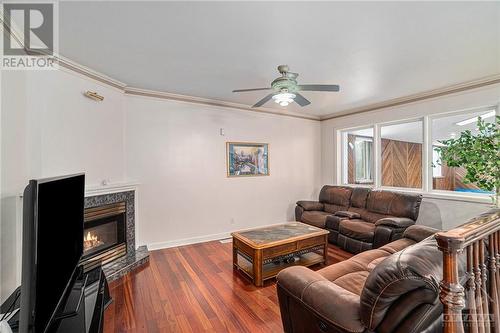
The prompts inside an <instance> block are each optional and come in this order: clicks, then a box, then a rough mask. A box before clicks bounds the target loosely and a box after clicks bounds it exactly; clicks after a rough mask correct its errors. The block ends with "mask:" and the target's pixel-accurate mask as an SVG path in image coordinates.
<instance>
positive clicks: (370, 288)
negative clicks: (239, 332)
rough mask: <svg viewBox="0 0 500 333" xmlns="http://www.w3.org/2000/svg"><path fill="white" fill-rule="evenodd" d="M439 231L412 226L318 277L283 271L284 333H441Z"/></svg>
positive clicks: (279, 281) (279, 287) (303, 270)
mask: <svg viewBox="0 0 500 333" xmlns="http://www.w3.org/2000/svg"><path fill="white" fill-rule="evenodd" d="M436 231H437V230H435V229H432V228H429V227H424V226H412V227H409V228H408V229H407V230H406V231H405V233H404V236H403V237H402V238H401V239H399V240H396V241H393V242H391V243H389V244H387V245H385V246H382V247H381V248H378V249H374V250H369V251H366V252H363V253H360V254H358V255H356V256H354V257H352V258H350V259H348V260H346V261H343V262H340V263H337V264H334V265H331V266H328V267H325V268H322V269H320V270H318V271H316V272H315V271H312V270H310V269H308V268H305V267H302V266H295V267H290V268H287V269H285V270H283V271H281V272H280V273H279V274H278V276H277V290H278V297H279V303H280V310H281V317H282V321H283V327H284V330H285V332H287V333H291V332H293V333H306V332H307V333H315V332H317V333H320V332H321V333H325V332H336V333H338V332H360V333H361V332H363V333H368V332H380V333H389V332H391V333H411V332H431V331H433V329H434V328H436V327H439V328H441V324H440V322H439V321H440V318H441V314H442V305H441V302H440V301H439V281H440V280H441V279H442V253H441V252H440V251H439V249H438V247H437V244H436V241H435V239H434V237H433V236H432V235H433V234H434V233H435V232H436ZM431 236H432V237H431Z"/></svg>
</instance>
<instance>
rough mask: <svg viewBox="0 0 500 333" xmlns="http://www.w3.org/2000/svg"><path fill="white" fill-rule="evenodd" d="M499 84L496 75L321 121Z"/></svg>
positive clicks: (366, 107) (379, 103)
mask: <svg viewBox="0 0 500 333" xmlns="http://www.w3.org/2000/svg"><path fill="white" fill-rule="evenodd" d="M498 83H500V74H495V75H491V76H486V77H483V78H481V79H477V80H473V81H468V82H463V83H459V84H454V85H451V86H447V87H442V88H437V89H432V90H428V91H425V92H421V93H417V94H413V95H408V96H403V97H398V98H394V99H390V100H386V101H383V102H378V103H374V104H370V105H365V106H361V107H358V108H352V109H347V110H343V111H339V112H335V113H332V114H329V115H326V116H321V117H320V120H321V121H324V120H330V119H335V118H340V117H346V116H350V115H354V114H360V113H365V112H370V111H376V110H380V109H385V108H389V107H394V106H399V105H404V104H410V103H414V102H419V101H423V100H427V99H431V98H436V97H442V96H446V95H451V94H456V93H459V92H463V91H466V90H471V89H476V88H481V87H485V86H489V85H493V84H498Z"/></svg>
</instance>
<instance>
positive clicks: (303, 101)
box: [293, 93, 311, 106]
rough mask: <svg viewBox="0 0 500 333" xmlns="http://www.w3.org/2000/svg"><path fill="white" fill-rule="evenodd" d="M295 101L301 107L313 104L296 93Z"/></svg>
mask: <svg viewBox="0 0 500 333" xmlns="http://www.w3.org/2000/svg"><path fill="white" fill-rule="evenodd" d="M293 100H294V102H295V103H297V104H298V105H300V106H306V105H309V104H311V102H309V101H308V100H307V98H305V97H304V96H302V95H301V94H298V93H295V98H294V99H293Z"/></svg>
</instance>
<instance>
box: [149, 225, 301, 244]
mask: <svg viewBox="0 0 500 333" xmlns="http://www.w3.org/2000/svg"><path fill="white" fill-rule="evenodd" d="M291 222H295V221H285V222H281V223H272V224H265V225H258V226H255V227H251V228H243V229H238V230H237V231H238V232H240V231H247V230H252V229H257V228H266V227H272V226H275V225H279V224H283V223H291ZM235 231H236V230H234V231H227V232H221V233H219V234H211V235H205V236H196V237H190V238H183V239H176V240H171V241H166V242H157V243H148V244H146V245H147V247H148V249H149V250H150V251H153V250H161V249H168V248H171V247H177V246H184V245H191V244H198V243H205V242H211V241H216V240H221V239H225V238H230V237H231V233H232V232H235Z"/></svg>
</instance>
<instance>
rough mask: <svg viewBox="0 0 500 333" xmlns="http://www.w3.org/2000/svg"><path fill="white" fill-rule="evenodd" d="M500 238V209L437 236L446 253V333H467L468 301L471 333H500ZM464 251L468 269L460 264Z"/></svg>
mask: <svg viewBox="0 0 500 333" xmlns="http://www.w3.org/2000/svg"><path fill="white" fill-rule="evenodd" d="M498 235H500V210H499V209H492V210H490V211H488V212H486V213H484V214H481V215H480V216H477V217H475V218H473V219H471V220H470V221H469V222H467V223H465V224H462V225H460V226H458V227H456V228H454V229H452V230H449V231H445V232H439V233H437V234H436V240H437V243H438V247H439V249H440V250H441V252H443V280H442V281H441V283H440V286H439V287H440V293H439V298H440V300H441V303H443V332H444V333H463V332H464V322H463V318H462V310H463V309H464V307H465V303H466V301H467V305H468V308H467V312H466V314H467V317H466V322H465V324H466V325H467V329H468V332H472V333H475V332H481V333H490V331H493V332H500V330H499V329H498V328H499V327H500V326H498V325H500V310H499V298H500V295H499V285H500V284H498V283H497V282H498V281H500V276H499V275H500V273H499V269H498V268H499V266H498V263H497V258H498V256H497V254H498V249H499V246H500V244H499V242H498V238H497V237H498ZM464 250H466V253H465V254H466V257H467V258H466V259H467V260H466V267H465V262H460V261H459V256H460V255H461V254H462V252H463V251H464ZM462 266H464V267H463V273H464V274H466V275H465V276H464V278H466V279H465V280H466V287H467V299H466V293H465V290H464V286H462V284H461V283H460V280H461V279H460V276H459V272H460V271H461V270H462V269H461V267H462ZM488 271H489V272H488ZM488 273H489V274H488ZM488 275H489V276H488Z"/></svg>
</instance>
